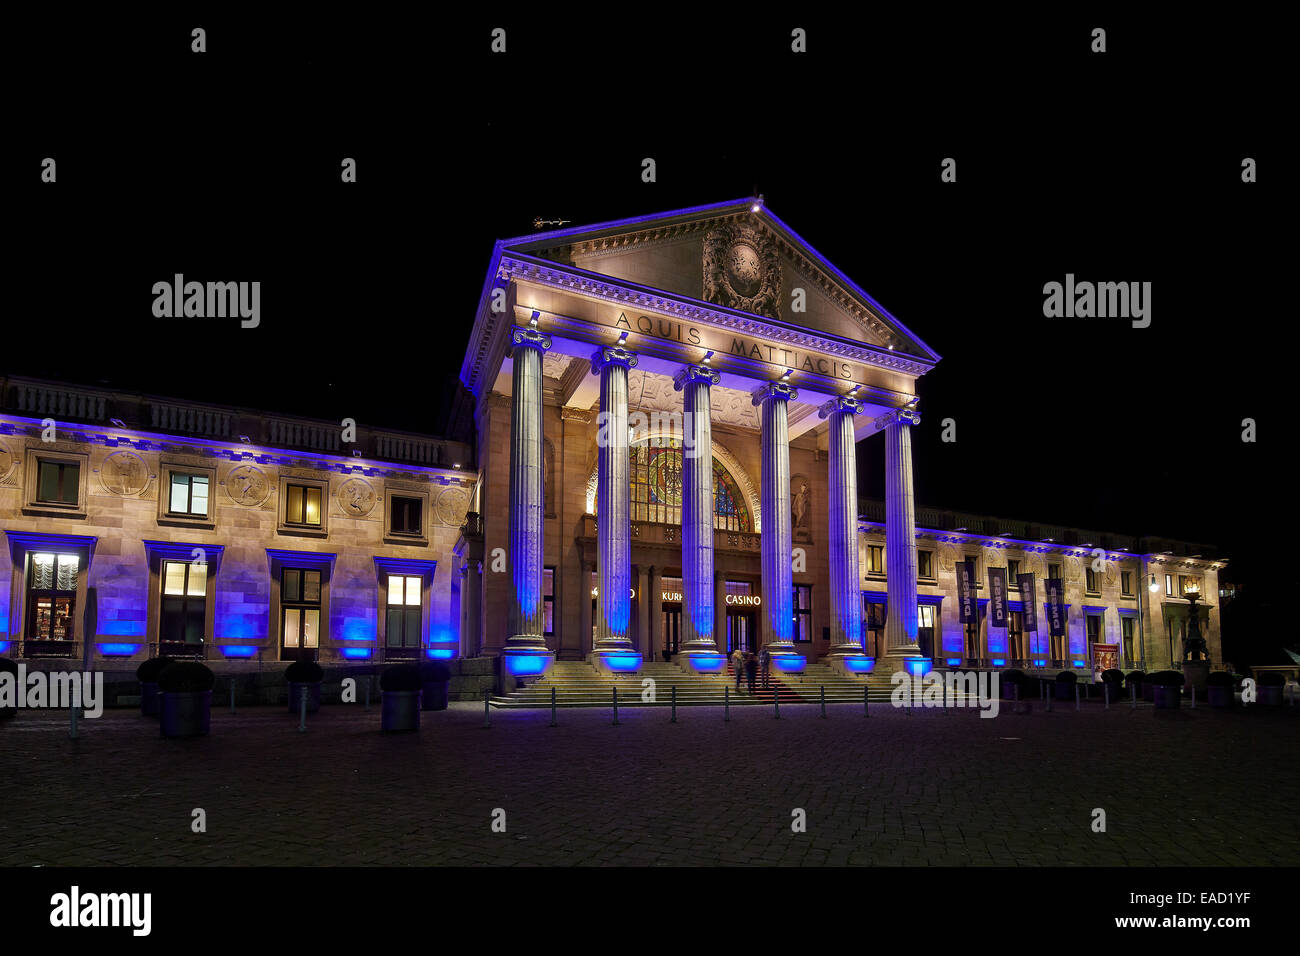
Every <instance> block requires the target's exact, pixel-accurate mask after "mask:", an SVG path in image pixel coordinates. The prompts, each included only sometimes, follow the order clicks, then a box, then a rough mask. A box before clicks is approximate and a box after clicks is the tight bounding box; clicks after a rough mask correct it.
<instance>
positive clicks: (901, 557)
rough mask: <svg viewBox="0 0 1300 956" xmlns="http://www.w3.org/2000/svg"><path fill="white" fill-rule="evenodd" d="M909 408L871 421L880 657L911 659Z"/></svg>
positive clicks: (914, 418)
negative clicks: (881, 523) (881, 453)
mask: <svg viewBox="0 0 1300 956" xmlns="http://www.w3.org/2000/svg"><path fill="white" fill-rule="evenodd" d="M920 423H921V414H920V412H918V411H917V410H916V409H915V408H900V409H897V410H895V411H892V412H889V413H888V414H887V415H882V416H880V417H879V418H877V419H876V420H875V426H876V427H877V428H883V429H884V432H885V575H886V578H885V580H886V585H885V589H886V592H887V594H888V598H889V610H888V611H887V612H886V617H885V654H886V655H887V656H889V657H895V658H898V657H917V656H919V655H920V653H921V648H920V646H919V645H918V644H917V642H916V626H917V611H916V500H915V499H914V498H913V497H912V431H911V429H912V426H913V425H919V424H920Z"/></svg>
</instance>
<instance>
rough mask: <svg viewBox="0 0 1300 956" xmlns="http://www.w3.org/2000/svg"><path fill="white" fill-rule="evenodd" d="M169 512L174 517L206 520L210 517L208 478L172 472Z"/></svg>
mask: <svg viewBox="0 0 1300 956" xmlns="http://www.w3.org/2000/svg"><path fill="white" fill-rule="evenodd" d="M167 511H168V513H169V514H174V515H190V516H193V517H199V518H206V517H207V515H208V478H207V476H206V475H187V474H183V473H181V472H175V471H174V472H172V475H171V494H170V497H169V499H168V506H167Z"/></svg>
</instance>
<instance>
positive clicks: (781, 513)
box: [753, 382, 799, 654]
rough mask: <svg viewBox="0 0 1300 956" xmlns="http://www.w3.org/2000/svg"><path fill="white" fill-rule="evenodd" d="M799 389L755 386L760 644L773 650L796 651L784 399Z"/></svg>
mask: <svg viewBox="0 0 1300 956" xmlns="http://www.w3.org/2000/svg"><path fill="white" fill-rule="evenodd" d="M798 395H799V393H798V392H797V391H795V390H794V388H792V387H791V386H789V385H787V384H785V383H784V382H770V383H768V384H767V385H764V386H762V387H761V388H759V389H756V390H755V391H754V393H753V402H754V404H755V405H758V406H759V410H760V418H761V420H762V426H763V435H762V475H761V479H762V480H761V482H760V484H761V491H760V494H759V498H760V508H761V509H762V517H763V533H762V537H761V543H762V561H761V564H762V569H763V605H762V606H763V615H762V617H763V626H762V632H761V633H762V636H763V644H764V646H765V647H767V649H768V652H769V653H771V654H794V642H793V641H792V640H791V638H792V637H793V636H794V607H793V604H794V576H793V573H792V571H791V568H790V550H791V540H790V535H791V530H792V529H791V527H790V426H789V419H788V417H787V409H786V403H787V402H789V401H792V400H793V399H795V398H797V397H798Z"/></svg>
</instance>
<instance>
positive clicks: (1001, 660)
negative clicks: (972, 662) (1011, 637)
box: [993, 658, 1007, 667]
mask: <svg viewBox="0 0 1300 956" xmlns="http://www.w3.org/2000/svg"><path fill="white" fill-rule="evenodd" d="M993 666H994V667H1006V666H1007V662H1006V660H1005V659H1004V658H997V659H995V660H994V661H993Z"/></svg>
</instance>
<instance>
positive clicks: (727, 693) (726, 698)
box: [722, 687, 731, 723]
mask: <svg viewBox="0 0 1300 956" xmlns="http://www.w3.org/2000/svg"><path fill="white" fill-rule="evenodd" d="M722 720H723V722H724V723H725V722H727V721H729V720H731V688H730V687H723V688H722Z"/></svg>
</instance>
